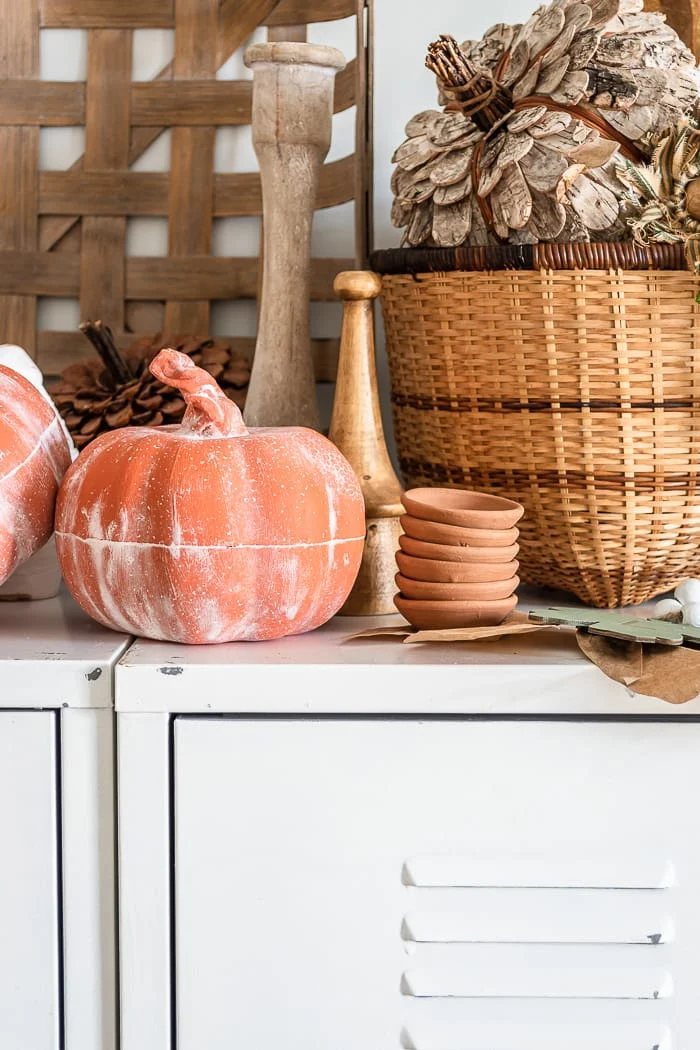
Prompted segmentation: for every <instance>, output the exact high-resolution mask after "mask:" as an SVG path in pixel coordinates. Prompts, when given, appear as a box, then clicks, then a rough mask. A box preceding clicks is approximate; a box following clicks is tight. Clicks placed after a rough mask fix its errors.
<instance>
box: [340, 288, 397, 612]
mask: <svg viewBox="0 0 700 1050" xmlns="http://www.w3.org/2000/svg"><path fill="white" fill-rule="evenodd" d="M381 286H382V284H381V279H380V278H379V277H378V276H377V274H375V273H371V272H369V271H366V270H352V271H347V272H345V273H339V274H338V276H337V277H336V279H335V283H334V286H333V287H334V289H335V293H336V295H337V296H338V298H339V299H341V300H342V302H343V325H342V331H341V337H340V358H339V361H338V379H337V383H336V388H335V402H334V404H333V417H332V419H331V428H330V433H329V437H330V439H331V441H332V442H333V443H334V444H335V445H336V446H337V447H338V448H339V449H340V451H341V452H342V453H343V455H344V456H345V457H346V459H348V460H349V461H350V464H351V466H352V468H353V470H354V471H355V473H356V474H357V477H358V479H359V482H360V485H361V487H362V495H363V496H364V500H365V519H366V523H367V537H366V539H365V549H364V554H363V558H362V565H361V566H360V572H359V575H358V577H357V581H356V583H355V586H354V587H353V590H352V593H351V595H350V597H349V598H348V600H347V602H346V603H345V605H344V606H343V608H342V609H341V613H342V614H343V615H346V616H372V615H384V614H387V613H395V612H396V607H395V606H394V601H393V599H394V595H395V594H396V584H395V582H394V576H395V574H396V561H395V558H394V555H395V553H396V549H397V547H398V545H399V544H398V540H399V536H400V534H401V531H402V530H401V524H400V522H399V518H400V516H401V515H402V514H403V513H404V509H403V506H402V505H401V492H402V489H401V484H400V482H399V479H398V478H397V476H396V473H395V471H394V468H393V466H392V463H391V460H390V458H389V453H388V451H387V447H386V441H385V440H384V428H383V426H382V416H381V411H380V407H379V390H378V386H377V366H376V360H375V352H374V316H373V300H374V299H376V297H377V296H378V295H379V292H380V290H381Z"/></svg>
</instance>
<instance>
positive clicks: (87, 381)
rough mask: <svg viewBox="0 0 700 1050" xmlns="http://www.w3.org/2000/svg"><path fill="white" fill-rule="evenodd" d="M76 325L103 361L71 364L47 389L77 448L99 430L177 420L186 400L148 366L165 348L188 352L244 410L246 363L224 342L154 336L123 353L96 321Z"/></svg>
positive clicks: (247, 368) (134, 344)
mask: <svg viewBox="0 0 700 1050" xmlns="http://www.w3.org/2000/svg"><path fill="white" fill-rule="evenodd" d="M80 327H81V329H82V331H83V332H84V333H85V335H86V336H87V337H88V339H89V340H90V342H91V343H92V344H93V346H94V347H95V349H96V350H97V352H98V354H99V356H100V359H101V360H99V361H88V362H86V363H82V362H81V363H78V364H74V365H69V367H68V368H66V369H65V370H64V371H63V373H62V375H61V381H60V382H59V383H57V384H54V386H52V387H51V388H50V390H49V393H50V394H51V397H52V398H53V401H54V403H55V405H56V407H57V408H58V410H59V412H60V414H61V416H62V418H63V420H64V422H65V424H66V426H67V427H68V429H69V431H70V433H71V436H72V438H73V441H74V442H75V445H76V448H78V449H82V448H84V447H85V446H86V445H87V444H89V442H90V441H92V440H93V438H96V437H97V435H98V434H104V433H105V432H107V431H109V430H116V429H117V428H119V427H126V426H154V427H155V426H161V425H162V424H163V423H179V422H180V420H181V419H182V417H183V415H184V412H185V403H184V401H183V400H182V398H181V397H180V395H179V393H178V391H177V390H174V389H173V388H172V387H167V386H164V385H163V384H162V383H160V382H159V381H158V380H157V379H156V378H155V377H154V376H153V375H152V374H151V372H150V371H149V367H148V366H149V365H150V363H151V361H152V360H153V358H154V357H155V356H156V354H157V353H158V351H159V350H162V349H163V347H172V348H174V349H176V350H179V351H181V353H184V354H188V355H189V356H190V357H191V358H192V360H193V361H194V362H195V364H197V365H199V367H200V368H203V369H205V371H207V372H208V373H209V374H210V375H211V376H212V377H213V378H214V379H216V381H217V383H218V384H219V386H220V387H221V388H222V389H223V390H224V392H225V393H226V394H227V395H228V397H229V398H231V400H232V401H235V402H236V404H237V405H238V407H239V408H241V409H242V408H243V404H244V402H245V395H246V390H247V388H248V381H249V379H250V364H249V362H248V361H247V360H246V359H245V358H244V357H243V356H242V355H241V354H240V353H238V352H237V351H236V350H233V349H232V348H231V347H230V346H229V345H228V343H225V342H222V341H218V340H214V339H200V338H197V337H196V336H177V335H166V336H162V335H157V336H154V337H153V338H149V337H146V338H142V339H137V340H136V341H135V342H133V343H132V344H131V346H129V347H128V349H127V350H126V351H124V353H123V354H122V353H121V352H120V351H119V350H118V349H117V347H116V345H115V343H114V340H113V339H112V336H111V333H110V331H109V329H108V328H106V327H105V326H103V325H102V324H101V323H100V322H99V321H98V322H97V323H96V324H92V323H91V322H87V323H86V324H83V325H81V326H80Z"/></svg>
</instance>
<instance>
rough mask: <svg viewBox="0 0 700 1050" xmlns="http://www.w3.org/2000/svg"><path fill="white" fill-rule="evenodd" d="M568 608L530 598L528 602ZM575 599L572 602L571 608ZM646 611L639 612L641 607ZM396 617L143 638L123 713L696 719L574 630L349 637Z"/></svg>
mask: <svg viewBox="0 0 700 1050" xmlns="http://www.w3.org/2000/svg"><path fill="white" fill-rule="evenodd" d="M554 604H561V595H556V596H553V597H552V598H551V600H550V599H548V597H547V596H546V595H541V594H536V593H533V592H531V591H530V592H529V591H527V590H524V591H523V594H522V597H521V607H522V608H524V609H531V608H535V607H540V608H542V607H547V606H551V605H554ZM569 604H573V603H572V602H570V601H569ZM635 612H636V613H638V614H640V615H642V614H643V613H644V610H642V609H639V610H635ZM403 623H404V621H403V620H402V618H401V617H399V616H396V617H386V616H382V617H373V618H362V617H340V616H339V617H336V618H335V619H334V620H332V621H331V622H330V623H328V624H326V626H325V627H322V628H320V629H319V630H318V631H314V632H311V633H309V634H304V635H298V636H296V637H292V638H283V639H280V640H279V641H274V642H234V643H231V644H227V645H213V646H182V645H175V644H172V643H167V642H152V641H144V640H137V641H136V642H135V643H134V644H133V645H132V646H131V648H130V649H129V650H128V651H127V653H126V654H125V655H124V656H123V658H122V659H121V661H120V662H119V664H118V665H117V670H116V706H117V710H119V711H121V712H128V711H131V712H149V711H150V712H171V713H174V714H194V715H202V714H204V715H206V714H287V715H322V714H326V715H345V714H347V715H367V714H377V715H382V714H387V715H404V714H405V715H428V716H430V715H457V716H463V715H466V716H490V715H493V716H515V717H519V716H526V715H542V716H545V717H547V718H551V717H557V716H562V717H570V716H582V717H586V716H589V717H595V718H598V717H601V716H603V717H605V716H614V717H617V718H619V717H621V716H623V717H624V716H630V715H632V716H640V715H641V716H650V717H667V718H678V717H683V718H686V717H689V716H691V717H692V716H695V717H697V716H700V700H694V701H692V702H691V703H689V704H684V705H681V706H673V705H670V704H667V703H663V702H662V701H660V700H655V699H653V698H650V697H643V696H638V695H634V694H631V693H630V692H629V691H628V690H627V689H626V688H625V687H624V686H622V685H618V684H617V683H615V682H612V681H610V680H609V679H607V678H606V677H604V675H603V674H602V673H601V672H600V671H599V670H598V669H597V668H596V667H594V666H593V665H592V664H591V663H589V662H588V661H587V660H586V659H585V657H584V656H583V655H582V654H581V652H580V651H579V649H578V646H577V645H576V640H575V638H574V636H573V633H572V632H569V631H561V632H557V631H545V632H542V633H533V634H528V635H521V636H511V637H510V638H504V639H502V640H500V641H495V642H482V643H466V642H465V643H458V644H455V643H450V644H427V645H415V644H409V645H406V644H401V640H400V639H399V638H395V637H394V638H386V637H385V638H373V639H362V640H351V636H352V635H355V634H358V633H360V632H362V631H365V630H368V629H371V628H374V627H391V626H398V625H401V624H403Z"/></svg>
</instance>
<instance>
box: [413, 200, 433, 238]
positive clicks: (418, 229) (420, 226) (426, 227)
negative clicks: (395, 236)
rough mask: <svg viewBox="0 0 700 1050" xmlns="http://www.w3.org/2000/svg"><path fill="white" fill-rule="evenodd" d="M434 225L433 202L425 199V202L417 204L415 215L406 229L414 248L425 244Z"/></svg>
mask: <svg viewBox="0 0 700 1050" xmlns="http://www.w3.org/2000/svg"><path fill="white" fill-rule="evenodd" d="M432 225H433V204H432V201H425V202H424V203H423V204H417V205H416V206H415V208H414V209H413V215H412V216H411V221H410V223H409V226H408V230H407V231H406V237H407V240H408V243H409V244H410V245H411V246H412V247H413V248H418V247H419V246H420V245H421V244H424V243H425V242H426V241H427V240H428V238H429V237H430V232H431V229H432Z"/></svg>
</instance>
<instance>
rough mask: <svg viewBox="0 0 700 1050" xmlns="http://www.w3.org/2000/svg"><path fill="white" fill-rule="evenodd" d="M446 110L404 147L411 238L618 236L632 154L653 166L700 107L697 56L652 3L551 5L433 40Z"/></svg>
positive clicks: (397, 190) (431, 62) (403, 210)
mask: <svg viewBox="0 0 700 1050" xmlns="http://www.w3.org/2000/svg"><path fill="white" fill-rule="evenodd" d="M426 64H427V66H428V67H429V68H430V69H431V70H432V71H433V72H434V73H435V75H436V77H437V82H438V88H439V92H440V96H439V102H440V104H441V105H442V106H444V107H445V108H444V111H443V112H440V111H438V110H435V111H432V110H431V111H425V112H422V113H419V114H417V115H416V116H415V117H413V119H412V120H410V121H409V122H408V124H407V126H406V135H407V139H406V141H405V142H403V143H402V144H401V145H400V146H399V148H398V149H397V150H396V153H395V154H394V157H393V161H394V163H395V164H396V168H395V171H394V174H393V177H392V190H393V193H394V204H393V208H392V222H393V223H394V225H395V226H397V227H403V228H404V229H405V233H404V243H407V244H409V245H411V246H419V245H424V246H438V247H452V246H457V245H462V244H472V245H487V244H498V243H503V242H508V243H511V244H533V243H537V242H539V241H550V242H559V243H563V242H580V241H589V240H606V241H612V240H621V239H625V238H626V237H628V236H629V227H628V219H629V218H630V217H631V215H630V209H631V208H632V204H631V203H630V200H629V194H628V193H627V192H626V187H625V186H624V185H623V183H622V182H621V181H620V179H619V178H618V174H617V168H618V165H619V164H620V163H621V161H622V160H623V159H624V160H627V161H632V162H633V163H644V162H646V161H647V160H648V159H649V158H650V157H651V156H652V154H653V152H654V148H655V146H656V144H657V143H658V141H659V139H660V137H661V136H662V135H663V133H664V132H665V131H666V130H667V129H668V128H669V127H670V126H671V125H673V124H675V123H676V122H677V121H678V120H679V119H680V118H682V117H683V115H684V114H686V113H688V112H689V111H691V110H692V109H693V107H694V106H695V104H696V102H697V99H698V95H699V91H700V81H699V79H698V70H697V67H696V62H695V58H694V57H693V54H692V52H691V51H689V50H688V48H687V47H686V46H685V45H684V44H683V43H682V41H681V40H680V38H679V37H678V36H677V34H676V33H675V31H674V30H673V29H671V28H670V27H669V26H668V25H667V24H666V21H665V17H664V16H663V15H661V14H658V13H652V12H647V11H644V10H643V0H583V2H582V0H554V2H553V3H550V4H549V5H546V6H543V7H540V8H538V10H537V11H535V13H534V14H533V15H532V17H531V18H530V19H529V20H528V21H527V22H526V23H525V24H524V25H516V26H511V25H504V24H500V25H496V26H494V27H493V28H492V29H490V30H489V31H488V32H487V33H486V35H485V36H484V37H483V39H482V40H480V41H465V42H464V43H463V44H461V45H458V44H457V43H456V41H455V40H454V39H453V38H452V37H441V38H440V40H438V41H437V42H436V43H434V44H432V45H431V46H430V49H429V52H428V57H427V60H426Z"/></svg>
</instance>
